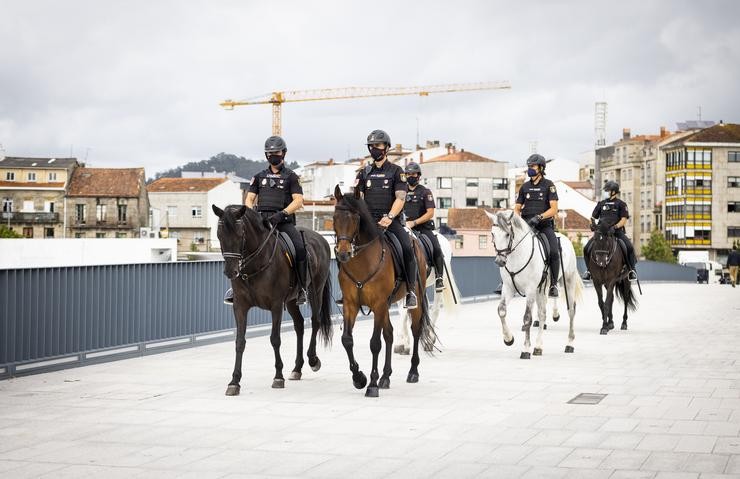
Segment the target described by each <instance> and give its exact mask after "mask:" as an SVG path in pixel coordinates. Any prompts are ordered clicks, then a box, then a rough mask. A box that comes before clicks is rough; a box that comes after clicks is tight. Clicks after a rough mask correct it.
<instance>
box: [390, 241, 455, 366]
mask: <svg viewBox="0 0 740 479" xmlns="http://www.w3.org/2000/svg"><path fill="white" fill-rule="evenodd" d="M433 233H434V234H435V235H436V236H437V241H439V247H440V249H441V250H442V255H443V256H444V262H445V269H446V270H447V271H445V272H444V274H443V275H442V277H443V278H444V283H445V289H444V290H443V291H442V293H441V294H440V293H437V292H435V290H434V287H433V286H434V281H435V276H434V274H430V275H429V277H428V278H427V282H426V285H427V288H428V287H429V286H432V288H431V289H432V303H431V305H430V306H429V317H430V318H431V319H432V330H433V334H434V342H435V343H436V342H437V331H436V329H435V326H436V324H437V319H438V318H439V312H440V309H443V310H444V314H445V315H446V316H447V317H452V316H454V315H455V313H456V311H457V305H458V303H460V290H459V289H458V287H457V283H456V282H455V276H454V275H453V274H452V263H451V261H452V247H451V246H450V242H449V241H448V240H447V238H445V237H444V236H442V235H440V234H438V233H437V232H436V231H434V232H433ZM409 234H411V233H409ZM433 270H434V268H433V267H432V271H433ZM440 296H441V298H440ZM421 300H422V298H419V301H421ZM397 304H398V309H399V311H401V316H403V324H402V325H401V328H400V337H399V338H398V342H397V345H396V347H395V348H393V350H394V351H395V352H396V353H398V354H409V352H410V351H411V338H410V336H409V330H410V326H409V325H410V318H409V315H408V313H407V312H406V310H404V309H403V308H402V306H401V302H398V303H397Z"/></svg>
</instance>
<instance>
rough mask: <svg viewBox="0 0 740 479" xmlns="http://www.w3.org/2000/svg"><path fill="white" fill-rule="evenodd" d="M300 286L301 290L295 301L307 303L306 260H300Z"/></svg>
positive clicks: (298, 264) (299, 303) (298, 303)
mask: <svg viewBox="0 0 740 479" xmlns="http://www.w3.org/2000/svg"><path fill="white" fill-rule="evenodd" d="M297 266H298V271H297V272H298V283H299V284H298V286H300V288H301V289H300V290H299V291H298V297H297V298H296V300H295V303H296V304H297V305H301V304H306V270H307V264H306V260H305V259H304V260H303V261H298V263H297Z"/></svg>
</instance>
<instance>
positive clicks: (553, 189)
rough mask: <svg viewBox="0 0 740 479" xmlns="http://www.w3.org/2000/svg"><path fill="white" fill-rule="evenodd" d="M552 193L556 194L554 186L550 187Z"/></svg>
mask: <svg viewBox="0 0 740 479" xmlns="http://www.w3.org/2000/svg"><path fill="white" fill-rule="evenodd" d="M550 193H555V185H552V186H551V187H550Z"/></svg>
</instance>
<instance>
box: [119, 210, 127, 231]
mask: <svg viewBox="0 0 740 479" xmlns="http://www.w3.org/2000/svg"><path fill="white" fill-rule="evenodd" d="M118 222H119V223H125V222H126V205H118ZM124 234H125V233H124ZM124 237H125V236H124Z"/></svg>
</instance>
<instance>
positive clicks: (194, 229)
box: [147, 178, 242, 251]
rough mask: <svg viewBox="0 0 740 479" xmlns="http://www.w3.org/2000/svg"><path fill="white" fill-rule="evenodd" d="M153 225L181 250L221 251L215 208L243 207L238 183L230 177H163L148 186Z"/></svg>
mask: <svg viewBox="0 0 740 479" xmlns="http://www.w3.org/2000/svg"><path fill="white" fill-rule="evenodd" d="M147 190H148V192H149V202H150V204H151V211H152V224H156V225H158V226H159V229H160V234H161V236H162V237H169V238H175V239H177V247H178V250H179V251H214V250H215V251H218V250H219V248H220V245H219V242H218V235H217V232H218V217H217V216H216V215H215V214H214V213H213V209H212V208H211V205H216V206H218V207H219V208H225V207H226V206H228V205H234V204H242V190H241V188H240V187H239V184H238V183H234V182H232V181H229V180H228V179H226V178H159V179H157V180H155V181H153V182H152V183H150V184H149V185H148V186H147Z"/></svg>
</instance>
